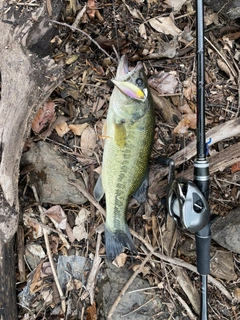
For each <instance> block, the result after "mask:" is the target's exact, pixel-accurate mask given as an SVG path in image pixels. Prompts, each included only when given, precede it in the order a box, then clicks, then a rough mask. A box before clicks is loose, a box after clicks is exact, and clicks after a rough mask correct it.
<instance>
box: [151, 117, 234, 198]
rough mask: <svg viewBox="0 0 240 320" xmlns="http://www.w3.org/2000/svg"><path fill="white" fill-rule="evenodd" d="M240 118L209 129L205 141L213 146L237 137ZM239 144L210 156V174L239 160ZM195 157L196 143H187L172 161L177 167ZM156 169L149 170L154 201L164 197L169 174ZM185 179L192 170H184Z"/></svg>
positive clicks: (162, 169) (161, 168)
mask: <svg viewBox="0 0 240 320" xmlns="http://www.w3.org/2000/svg"><path fill="white" fill-rule="evenodd" d="M239 124H240V118H236V119H234V120H229V121H227V122H225V123H222V124H221V125H219V126H217V127H215V128H212V129H210V130H209V131H208V132H207V134H206V137H207V139H211V142H210V143H209V145H210V146H211V145H213V144H215V143H217V142H219V141H222V140H224V139H228V138H230V137H234V136H238V135H239V134H240V126H239ZM239 151H240V144H239V143H237V144H234V145H232V146H230V147H228V148H226V149H224V150H222V151H221V152H219V153H217V154H214V155H213V156H210V158H209V162H210V169H209V170H210V174H213V173H215V172H218V171H223V170H224V169H225V168H227V167H229V166H231V165H233V164H234V163H236V162H238V161H239V160H240V157H239V154H240V153H239ZM195 155H196V141H192V142H191V143H189V144H188V145H187V146H186V147H185V148H184V149H182V150H180V151H178V152H177V153H175V154H174V155H173V157H172V159H173V160H174V161H175V166H176V167H178V166H179V165H181V164H182V163H184V162H186V161H188V160H189V159H191V158H192V157H194V156H195ZM156 167H157V168H158V170H156V168H152V169H150V172H149V173H150V187H149V195H150V198H151V199H152V200H154V201H156V200H157V198H156V197H160V198H161V197H163V196H165V195H166V187H167V179H166V176H167V174H168V172H169V169H168V168H167V167H163V166H160V165H157V166H156ZM181 175H182V176H184V177H185V178H186V179H192V178H193V168H189V169H188V170H185V171H184V172H183V173H182V174H181Z"/></svg>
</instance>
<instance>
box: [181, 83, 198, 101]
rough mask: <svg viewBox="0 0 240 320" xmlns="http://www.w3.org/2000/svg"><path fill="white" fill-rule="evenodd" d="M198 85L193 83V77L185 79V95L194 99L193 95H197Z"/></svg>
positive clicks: (189, 98)
mask: <svg viewBox="0 0 240 320" xmlns="http://www.w3.org/2000/svg"><path fill="white" fill-rule="evenodd" d="M196 90H197V88H196V85H195V84H194V83H192V81H191V79H187V80H186V81H184V88H183V95H184V97H185V98H187V99H188V100H192V99H193V96H195V95H196Z"/></svg>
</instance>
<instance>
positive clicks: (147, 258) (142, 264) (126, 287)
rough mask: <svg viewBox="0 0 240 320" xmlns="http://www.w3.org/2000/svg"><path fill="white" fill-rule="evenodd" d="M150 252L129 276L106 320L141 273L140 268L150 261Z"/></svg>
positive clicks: (110, 316)
mask: <svg viewBox="0 0 240 320" xmlns="http://www.w3.org/2000/svg"><path fill="white" fill-rule="evenodd" d="M152 250H153V249H152ZM152 250H151V251H150V252H149V254H148V255H147V256H146V258H145V259H144V260H143V262H142V263H141V264H140V266H139V267H138V268H137V270H136V271H135V272H134V273H133V275H132V276H131V278H130V279H129V280H128V282H127V283H126V284H125V285H124V287H123V288H122V290H121V291H120V293H119V295H118V297H117V299H116V300H115V301H114V304H113V305H112V307H111V309H110V311H109V313H108V317H107V319H108V320H111V319H112V316H113V314H114V312H115V310H116V308H117V306H118V304H119V302H120V300H121V299H122V297H123V296H124V294H125V293H126V291H127V289H128V288H129V287H130V285H131V284H132V282H133V280H134V279H135V278H136V276H137V275H138V274H139V273H140V272H141V270H142V268H143V267H144V265H145V264H146V263H147V262H148V260H149V259H150V257H151V255H152V254H153V251H152Z"/></svg>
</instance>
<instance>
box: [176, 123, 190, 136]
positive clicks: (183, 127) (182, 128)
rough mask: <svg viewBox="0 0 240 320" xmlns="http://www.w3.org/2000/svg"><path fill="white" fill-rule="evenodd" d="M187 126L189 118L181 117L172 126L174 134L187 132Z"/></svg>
mask: <svg viewBox="0 0 240 320" xmlns="http://www.w3.org/2000/svg"><path fill="white" fill-rule="evenodd" d="M188 128H189V120H188V119H182V120H181V121H180V122H179V124H178V125H177V126H176V127H175V128H174V130H173V132H174V133H176V134H184V133H187V131H188Z"/></svg>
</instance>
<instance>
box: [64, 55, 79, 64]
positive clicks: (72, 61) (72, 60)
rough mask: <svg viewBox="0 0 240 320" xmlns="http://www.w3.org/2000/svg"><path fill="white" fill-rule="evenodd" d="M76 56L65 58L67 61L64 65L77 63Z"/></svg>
mask: <svg viewBox="0 0 240 320" xmlns="http://www.w3.org/2000/svg"><path fill="white" fill-rule="evenodd" d="M78 57H79V56H78V55H77V54H72V55H71V56H70V57H69V58H67V60H66V61H65V63H66V64H67V65H70V64H73V63H74V62H75V61H77V59H78Z"/></svg>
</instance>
